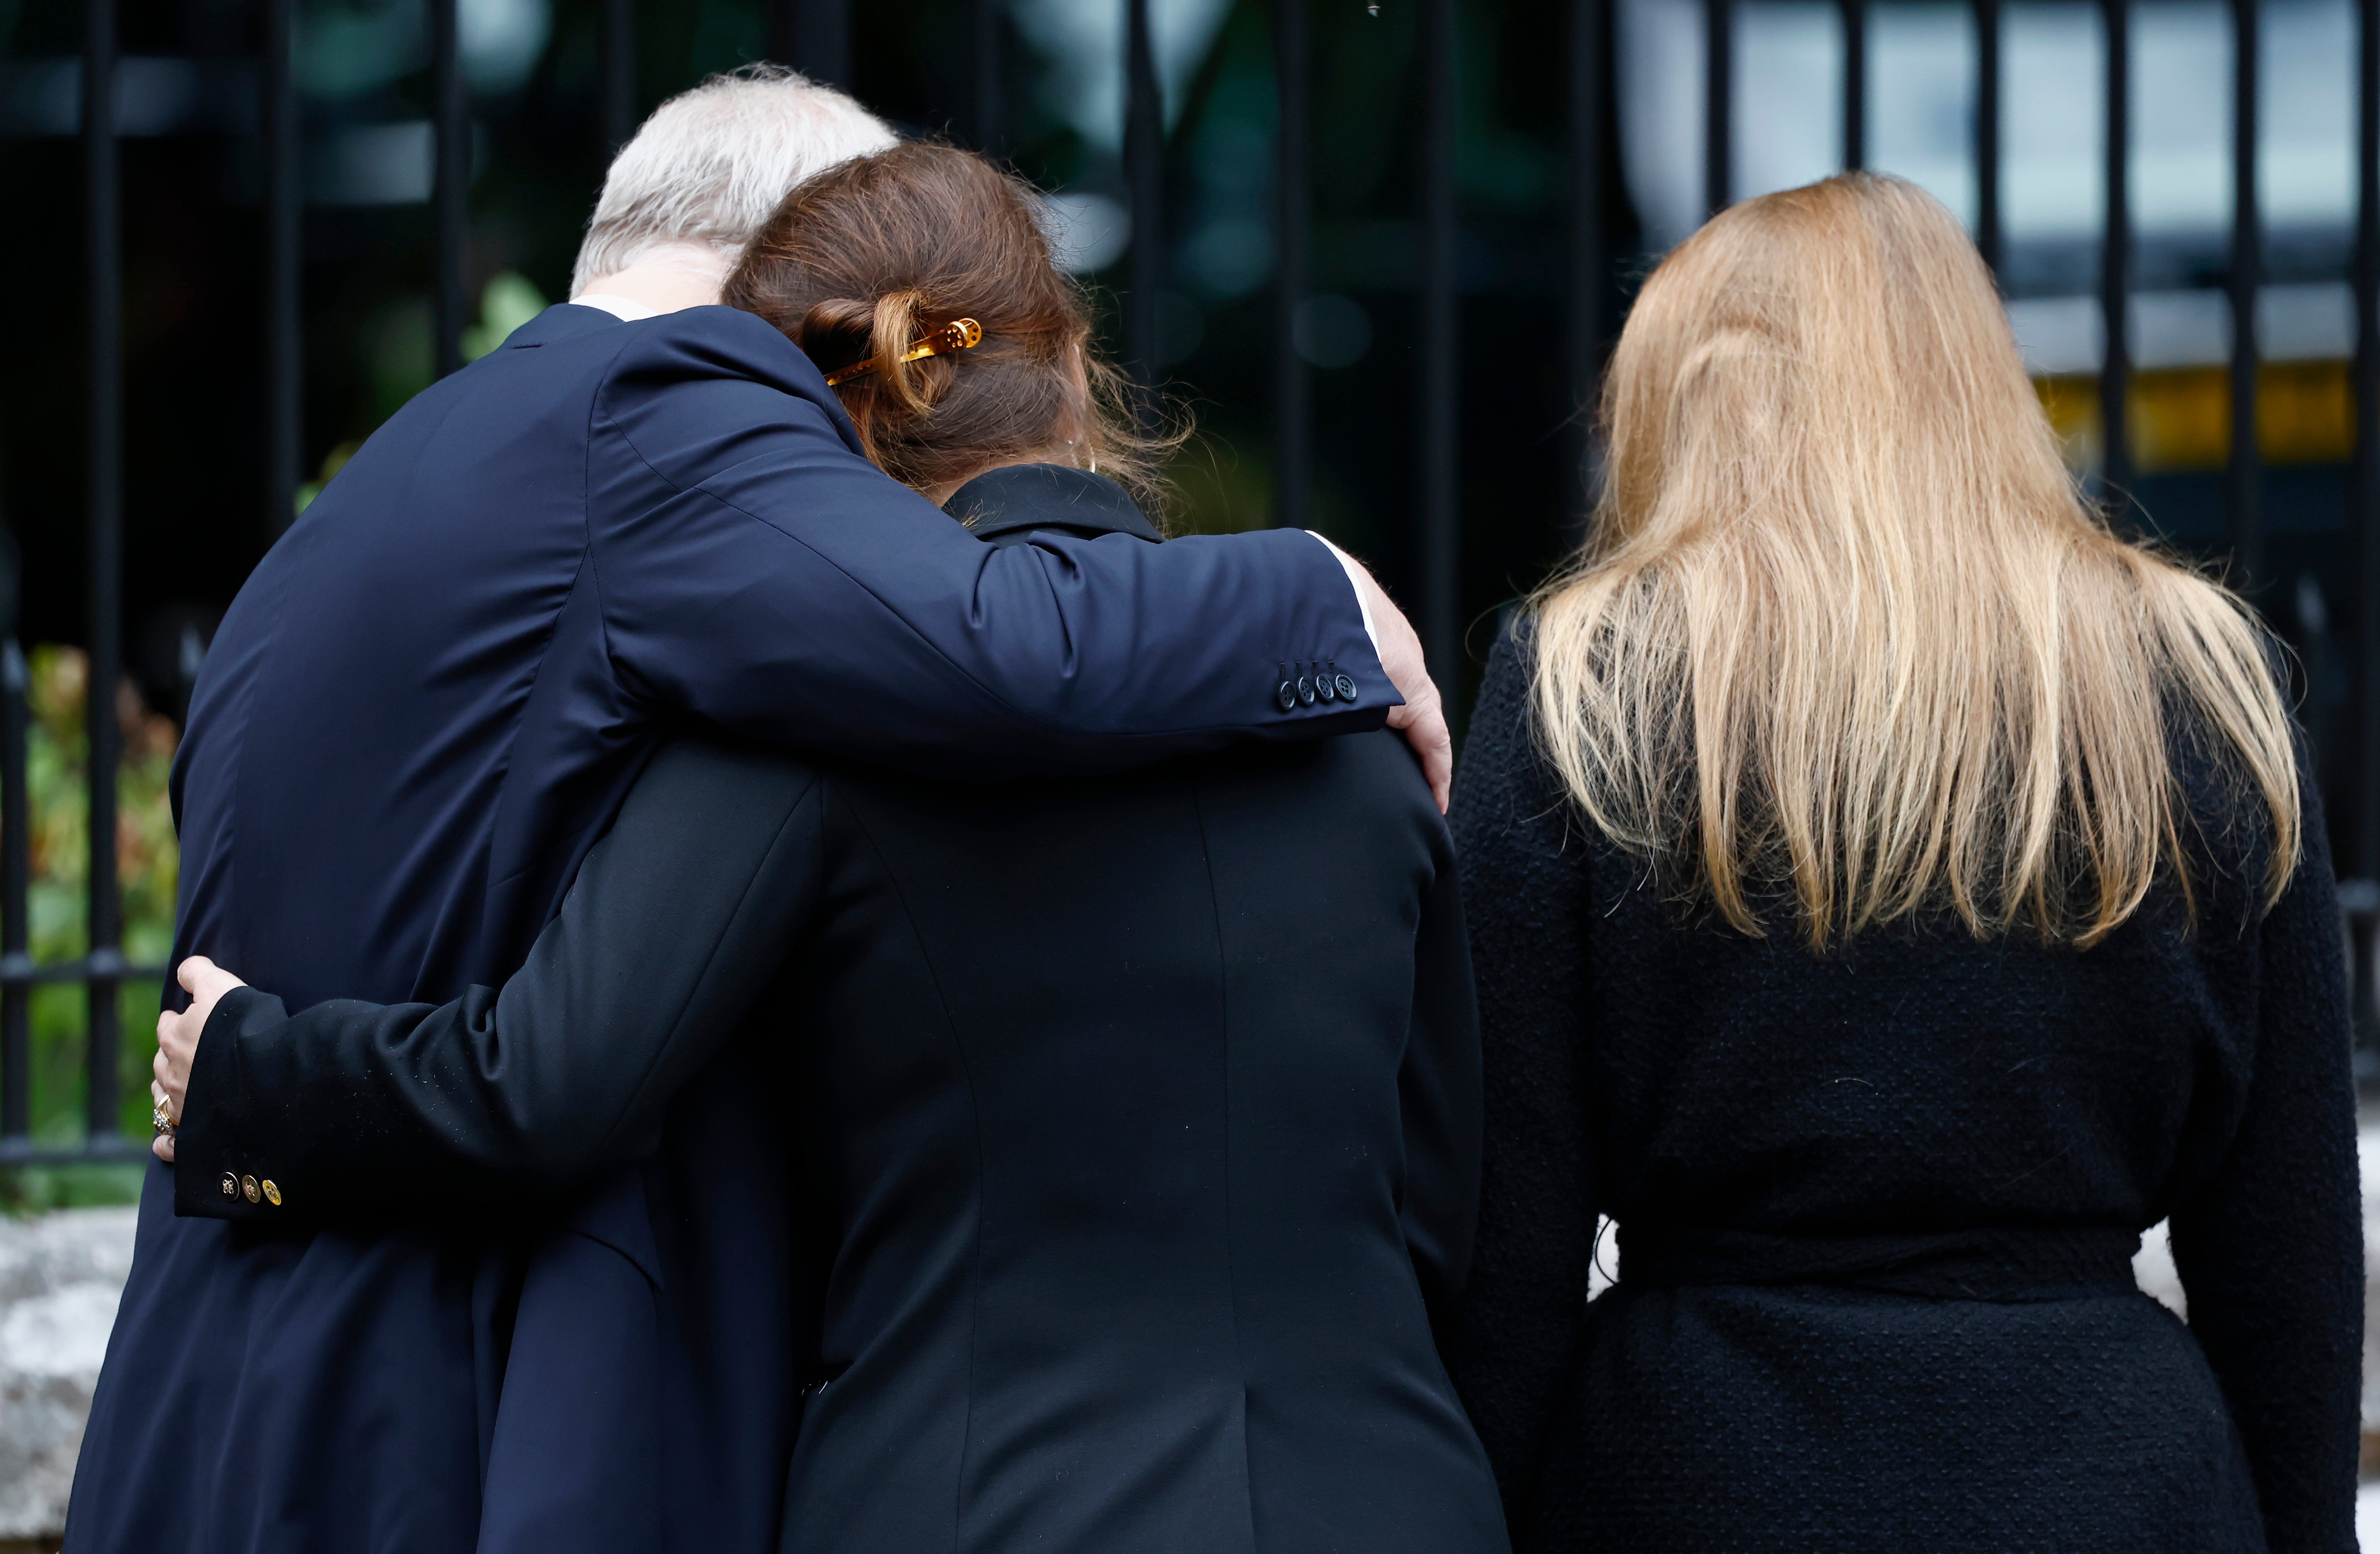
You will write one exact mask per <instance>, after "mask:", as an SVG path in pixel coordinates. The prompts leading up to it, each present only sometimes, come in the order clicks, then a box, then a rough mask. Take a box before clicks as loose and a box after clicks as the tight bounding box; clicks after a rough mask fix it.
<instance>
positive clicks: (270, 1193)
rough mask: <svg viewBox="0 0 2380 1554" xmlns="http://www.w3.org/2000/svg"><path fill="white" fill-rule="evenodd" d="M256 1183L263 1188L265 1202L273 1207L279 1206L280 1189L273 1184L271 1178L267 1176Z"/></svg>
mask: <svg viewBox="0 0 2380 1554" xmlns="http://www.w3.org/2000/svg"><path fill="white" fill-rule="evenodd" d="M257 1185H258V1186H261V1187H262V1188H263V1189H264V1200H265V1201H266V1202H267V1203H269V1204H271V1205H273V1208H280V1207H281V1189H280V1188H278V1187H276V1186H274V1185H273V1178H271V1177H269V1176H268V1177H266V1178H265V1179H264V1180H263V1181H262V1182H260V1183H258V1184H257Z"/></svg>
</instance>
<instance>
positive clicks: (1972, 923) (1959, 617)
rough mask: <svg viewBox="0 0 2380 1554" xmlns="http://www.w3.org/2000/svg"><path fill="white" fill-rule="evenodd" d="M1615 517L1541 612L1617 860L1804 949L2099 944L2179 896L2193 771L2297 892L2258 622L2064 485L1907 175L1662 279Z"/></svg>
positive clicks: (1614, 443)
mask: <svg viewBox="0 0 2380 1554" xmlns="http://www.w3.org/2000/svg"><path fill="white" fill-rule="evenodd" d="M1602 415H1603V422H1604V428H1605V431H1606V434H1607V437H1608V440H1609V465H1608V475H1607V483H1606V489H1605V492H1604V495H1603V498H1602V500H1601V502H1600V504H1599V505H1598V506H1597V511H1596V515H1595V522H1594V526H1593V531H1592V534H1591V537H1590V539H1589V540H1588V542H1587V545H1586V549H1585V552H1584V553H1583V555H1582V556H1581V558H1580V560H1579V563H1578V565H1576V566H1575V567H1574V568H1573V569H1572V570H1571V571H1569V572H1568V573H1567V574H1565V575H1564V576H1562V577H1558V578H1556V579H1555V580H1554V581H1553V582H1551V583H1549V584H1548V585H1547V587H1546V588H1545V589H1542V590H1541V591H1540V592H1539V594H1538V595H1537V596H1536V599H1535V600H1534V601H1533V608H1534V613H1535V617H1536V618H1535V643H1536V667H1537V676H1536V695H1535V710H1536V726H1537V731H1538V735H1539V736H1540V738H1541V739H1542V741H1543V743H1544V746H1545V749H1546V752H1547V754H1548V757H1549V759H1551V761H1552V762H1553V764H1554V766H1555V768H1556V769H1557V770H1558V771H1559V772H1560V776H1561V779H1562V782H1563V783H1564V785H1565V786H1566V787H1567V788H1568V789H1569V791H1570V793H1571V794H1572V795H1573V796H1574V797H1575V798H1576V800H1577V801H1578V803H1579V804H1580V805H1581V806H1582V807H1584V808H1585V812H1586V814H1587V816H1588V817H1589V818H1590V819H1593V820H1594V822H1595V823H1596V824H1597V826H1598V827H1600V828H1601V829H1602V830H1603V832H1605V833H1606V834H1607V835H1609V837H1610V838H1611V839H1612V840H1613V841H1614V842H1616V843H1617V844H1620V845H1621V846H1622V847H1624V848H1626V849H1628V850H1629V851H1631V852H1633V853H1635V854H1637V855H1639V856H1645V857H1646V858H1649V859H1652V860H1654V861H1655V862H1656V863H1658V864H1660V865H1662V866H1664V867H1665V868H1668V869H1669V870H1670V878H1671V880H1672V881H1673V883H1675V884H1677V885H1679V886H1682V893H1684V894H1686V895H1687V896H1689V897H1692V898H1699V899H1705V900H1706V901H1707V902H1708V903H1709V904H1712V905H1715V906H1716V907H1717V909H1718V912H1719V914H1720V915H1721V916H1722V917H1725V918H1726V920H1727V921H1728V922H1729V923H1730V924H1732V925H1733V926H1734V927H1735V928H1737V929H1741V930H1743V931H1744V932H1746V933H1752V934H1758V933H1760V932H1761V931H1762V930H1763V923H1762V921H1761V917H1760V914H1759V912H1758V911H1757V910H1756V909H1755V900H1756V899H1764V898H1768V897H1771V896H1772V895H1775V894H1779V893H1789V894H1790V896H1791V900H1792V902H1793V904H1794V915H1795V916H1796V917H1797V918H1798V920H1799V926H1800V928H1801V929H1802V932H1803V936H1804V937H1805V938H1806V939H1807V941H1808V942H1809V944H1810V945H1811V947H1812V948H1813V949H1820V950H1822V949H1824V948H1826V947H1827V946H1828V943H1829V942H1831V941H1840V940H1842V939H1847V938H1849V937H1850V936H1852V935H1854V934H1856V933H1858V932H1860V931H1861V930H1862V929H1866V928H1869V927H1871V926H1876V925H1880V924H1885V923H1889V922H1892V921H1895V920H1898V919H1903V918H1908V917H1915V916H1918V915H1921V914H1926V913H1930V912H1934V911H1937V910H1938V909H1940V908H1942V907H1945V906H1947V907H1948V908H1949V909H1950V910H1952V911H1955V912H1956V914H1957V915H1958V917H1960V918H1961V920H1962V921H1963V923H1964V924H1965V926H1966V928H1967V929H1969V930H1970V931H1972V932H1973V933H1974V934H1975V935H1977V936H1978V937H1988V936H1992V935H1996V934H1999V933H2004V932H2007V931H2009V930H2010V929H2014V928H2017V927H2019V926H2027V927H2030V928H2032V929H2035V930H2037V931H2038V933H2039V934H2040V935H2041V937H2042V938H2044V939H2045V940H2047V941H2067V942H2073V943H2077V944H2083V945H2088V944H2091V943H2094V942H2095V941H2098V940H2099V939H2101V938H2103V937H2104V936H2106V935H2107V933H2108V931H2109V930H2111V929H2114V928H2115V927H2116V926H2117V925H2118V924H2119V923H2121V922H2122V921H2123V920H2124V919H2125V918H2126V917H2129V916H2131V913H2132V912H2133V911H2134V909H2135V908H2137V907H2138V906H2139V905H2140V904H2141V902H2142V900H2143V898H2144V897H2145V896H2146V895H2147V893H2148V892H2149V890H2150V887H2151V886H2152V885H2153V884H2154V883H2155V880H2156V879H2157V877H2158V875H2159V873H2160V871H2161V869H2164V868H2168V867H2169V868H2172V869H2173V870H2174V871H2175V877H2176V878H2177V879H2178V880H2179V881H2180V885H2181V887H2182V889H2183V890H2184V891H2185V892H2187V891H2188V890H2189V888H2190V880H2189V877H2188V871H2187V869H2186V868H2185V867H2184V863H2185V860H2184V856H2183V854H2182V850H2181V849H2182V838H2181V828H2182V827H2183V826H2184V825H2186V824H2187V823H2188V822H2187V819H2186V815H2185V805H2184V800H2183V797H2182V795H2181V794H2180V788H2179V785H2178V783H2177V781H2176V777H2175V772H2174V770H2173V759H2174V754H2175V749H2176V747H2177V744H2180V745H2184V746H2194V747H2198V748H2201V749H2203V750H2204V751H2205V752H2206V753H2207V754H2209V755H2210V756H2211V757H2212V758H2213V759H2214V760H2215V761H2216V765H2217V767H2218V769H2219V770H2221V771H2226V772H2227V773H2228V774H2230V775H2231V776H2232V777H2233V778H2234V779H2235V780H2236V782H2237V784H2238V787H2237V791H2238V793H2239V795H2240V796H2241V797H2243V798H2244V797H2245V795H2248V794H2249V793H2250V792H2252V791H2253V792H2254V793H2255V794H2257V795H2259V796H2260V798H2261V807H2262V809H2263V810H2264V811H2265V814H2266V815H2267V816H2268V817H2269V829H2268V832H2267V835H2268V838H2269V842H2270V848H2269V857H2270V859H2271V868H2270V870H2269V872H2268V875H2267V877H2266V878H2265V880H2263V881H2262V883H2263V885H2264V886H2265V900H2266V902H2267V904H2269V902H2270V901H2271V900H2272V899H2274V898H2275V897H2277V895H2278V893H2279V892H2280V890H2281V889H2282V888H2283V887H2284V886H2285V885H2286V884H2287V883H2288V880H2289V876H2290V875H2291V873H2292V872H2293V871H2294V869H2295V866H2296V860H2297V856H2298V843H2299V795H2298V785H2297V784H2298V779H2297V766H2296V761H2295V758H2294V750H2293V746H2292V742H2291V732H2290V723H2289V713H2288V711H2287V710H2286V709H2285V708H2284V706H2283V704H2282V699H2281V695H2280V691H2279V689H2278V687H2277V686H2276V685H2275V683H2274V679H2273V674H2272V670H2271V667H2270V662H2269V661H2268V659H2267V657H2266V652H2267V638H2266V637H2265V632H2264V630H2263V628H2262V627H2261V626H2260V625H2258V624H2257V622H2256V620H2255V618H2254V617H2253V615H2252V614H2251V613H2249V611H2248V609H2247V607H2246V606H2245V605H2244V604H2243V603H2242V602H2241V601H2240V600H2239V599H2238V598H2236V597H2235V596H2234V595H2232V594H2230V593H2229V592H2228V591H2226V590H2225V589H2222V588H2220V587H2218V586H2217V585H2216V584H2214V583H2211V582H2208V581H2207V580H2205V579H2204V578H2203V577H2197V576H2195V575H2193V574H2192V573H2191V572H2190V571H2188V570H2186V569H2184V568H2183V567H2181V566H2180V565H2176V564H2175V563H2173V562H2171V561H2168V560H2167V559H2165V558H2163V557H2161V556H2159V555H2156V554H2155V553H2153V552H2150V551H2148V550H2146V549H2144V548H2143V547H2141V546H2139V545H2135V544H2130V543H2127V542H2125V541H2124V540H2120V539H2119V538H2118V537H2117V536H2116V535H2115V534H2114V533H2112V532H2111V531H2110V530H2109V528H2107V524H2106V522H2105V521H2104V520H2103V519H2102V518H2101V517H2100V516H2098V515H2097V514H2096V513H2095V512H2094V511H2093V510H2092V509H2091V508H2090V507H2088V506H2086V505H2085V504H2084V503H2083V500H2082V499H2081V497H2080V495H2079V494H2078V492H2077V491H2076V489H2075V485H2074V482H2073V480H2072V478H2071V477H2070V475H2069V474H2068V473H2067V471H2066V469H2065V467H2064V466H2063V465H2062V464H2061V462H2060V461H2059V457H2058V444H2057V442H2056V439H2055V437H2054V435H2053V433H2052V432H2051V431H2050V428H2049V424H2048V421H2047V419H2046V417H2045V416H2044V415H2043V413H2042V408H2041V405H2040V402H2039V400H2038V398H2037V397H2036V396H2035V395H2034V390H2033V387H2032V384H2031V383H2030V382H2028V381H2027V379H2026V377H2025V373H2024V368H2023V365H2022V362H2021V361H2020V359H2019V358H2018V355H2017V350H2016V345H2015V342H2014V339H2013V338H2012V336H2011V335H2010V331H2009V324H2008V318H2007V314H2006V313H2005V312H2004V311H2003V310H2002V309H2001V307H2000V303H1999V297H1998V292H1997V290H1996V289H1995V287H1994V285H1993V282H1992V278H1991V275H1990V273H1989V272H1988V271H1987V270H1986V269H1985V266H1984V263H1983V261H1982V259H1981V258H1980V257H1979V256H1978V255H1977V253H1976V251H1975V249H1974V246H1973V244H1972V243H1970V242H1969V241H1968V240H1967V237H1966V235H1965V234H1964V233H1963V232H1962V231H1961V229H1960V228H1959V225H1958V224H1957V223H1956V221H1955V220H1954V219H1953V218H1952V217H1951V215H1950V214H1949V212H1948V211H1946V210H1944V209H1943V208H1942V206H1941V205H1940V204H1939V203H1938V202H1937V201H1936V200H1934V199H1933V198H1932V197H1931V196H1929V195H1927V194H1925V192H1924V191H1923V190H1921V189H1919V188H1915V187H1914V186H1913V185H1911V184H1909V183H1906V182H1903V181H1902V180H1900V179H1897V178H1889V177H1878V176H1871V175H1865V174H1852V175H1846V176H1840V177H1834V178H1828V179H1827V180H1826V181H1825V182H1823V183H1817V184H1813V185H1810V186H1809V187H1807V188H1797V189H1791V190H1787V191H1785V192H1782V193H1779V194H1770V195H1765V196H1763V197H1761V198H1759V199H1756V200H1746V201H1745V202H1743V204H1740V205H1737V206H1735V207H1734V208H1733V209H1731V210H1729V211H1728V212H1725V213H1723V214H1721V215H1719V216H1718V217H1716V218H1714V219H1713V220H1712V221H1711V222H1710V223H1709V224H1708V225H1706V226H1705V227H1704V228H1703V229H1702V230H1701V231H1700V232H1698V233H1696V234H1695V235H1694V237H1692V238H1690V239H1689V240H1687V241H1686V242H1685V243H1684V244H1682V246H1681V247H1680V248H1679V249H1677V250H1676V251H1675V252H1673V253H1671V254H1670V256H1669V258H1668V259H1667V260H1666V261H1663V262H1662V264H1661V266H1660V267H1659V268H1658V270H1657V271H1655V272H1654V273H1653V275H1652V276H1651V278H1650V279H1649V280H1648V281H1647V282H1646V283H1645V288H1644V291H1643V293H1642V295H1641V296H1640V297H1638V299H1637V302H1636V305H1635V309H1634V310H1633V312H1632V313H1631V315H1630V317H1629V321H1628V326H1627V329H1626V331H1625V333H1623V334H1621V340H1620V344H1619V347H1618V350H1617V352H1616V354H1615V355H1614V357H1613V358H1612V362H1611V368H1610V372H1609V377H1608V378H1607V380H1606V382H1605V385H1604V395H1603V407H1602Z"/></svg>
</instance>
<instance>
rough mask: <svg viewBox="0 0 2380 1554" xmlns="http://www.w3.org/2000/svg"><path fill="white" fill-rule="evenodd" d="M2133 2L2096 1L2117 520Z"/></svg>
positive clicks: (2105, 410) (2125, 456) (2107, 404)
mask: <svg viewBox="0 0 2380 1554" xmlns="http://www.w3.org/2000/svg"><path fill="white" fill-rule="evenodd" d="M2099 9H2100V14H2101V16H2102V17H2104V18H2106V26H2107V148H2106V149H2107V224H2106V226H2105V228H2104V230H2103V233H2102V236H2101V237H2100V251H2099V316H2100V320H2101V322H2102V323H2103V325H2104V326H2105V334H2106V341H2107V345H2106V348H2105V350H2104V351H2103V352H2102V354H2101V356H2100V358H2099V440H2100V445H2101V446H2102V447H2103V448H2104V449H2105V450H2106V453H2105V455H2103V457H2102V458H2101V460H2100V467H2099V468H2100V481H2101V484H2102V486H2103V487H2104V488H2105V494H2106V497H2107V501H2108V502H2109V503H2110V504H2112V505H2113V510H2114V511H2115V512H2116V513H2117V514H2118V515H2119V516H2122V515H2124V514H2125V513H2127V512H2128V511H2129V509H2130V506H2131V497H2130V495H2129V494H2128V488H2129V487H2130V486H2131V480H2132V462H2131V445H2130V444H2131V438H2130V436H2129V435H2128V432H2129V428H2128V427H2127V426H2126V425H2125V421H2124V407H2125V400H2126V395H2125V391H2126V389H2127V387H2128V386H2129V382H2128V381H2129V379H2130V378H2131V330H2130V328H2129V327H2128V325H2129V322H2130V320H2129V312H2130V301H2131V296H2130V293H2131V248H2132V241H2131V239H2132V224H2131V133H2130V131H2131V84H2132V82H2131V37H2130V33H2131V14H2130V13H2131V0H2100V6H2099Z"/></svg>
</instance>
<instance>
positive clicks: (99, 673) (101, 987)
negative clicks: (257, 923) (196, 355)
mask: <svg viewBox="0 0 2380 1554" xmlns="http://www.w3.org/2000/svg"><path fill="white" fill-rule="evenodd" d="M83 16H84V27H85V30H84V36H83V78H82V115H83V122H82V129H83V157H84V163H83V193H84V198H85V199H86V200H89V202H90V204H89V208H88V212H87V216H88V220H89V223H90V225H89V233H90V245H91V252H90V258H89V262H90V266H91V450H90V452H91V514H90V524H91V534H90V544H91V555H90V565H91V645H90V653H91V656H90V659H89V666H90V682H89V686H88V690H89V697H90V699H89V701H88V703H87V704H86V711H85V713H84V721H85V725H86V727H87V729H88V731H89V735H90V750H89V759H88V761H87V763H86V764H87V769H88V774H89V777H90V782H91V789H90V799H89V808H88V810H87V813H88V815H89V816H90V847H91V857H90V891H91V894H90V904H89V908H88V912H89V916H88V919H87V920H88V922H89V924H90V930H91V931H90V937H91V963H90V964H91V982H90V996H91V1004H90V1009H91V1024H90V1035H89V1042H88V1045H87V1046H86V1048H85V1050H84V1056H85V1059H86V1061H87V1062H88V1080H87V1086H88V1087H87V1088H86V1090H85V1091H84V1101H85V1107H84V1125H85V1129H86V1136H87V1139H88V1142H89V1144H90V1145H91V1147H94V1148H99V1147H105V1146H106V1145H107V1144H108V1143H109V1142H111V1141H113V1140H114V1138H115V1135H116V1123H115V1097H116V1082H115V1052H116V1038H117V1029H116V1007H115V977H113V976H112V975H109V974H110V973H111V972H113V971H115V970H117V969H119V968H120V967H121V965H122V964H123V957H122V956H121V955H120V954H118V953H117V940H118V939H119V938H120V937H121V932H122V928H121V923H120V921H119V916H120V914H119V910H118V908H119V903H118V901H117V899H116V889H115V766H116V759H117V756H118V753H119V751H118V747H119V745H120V744H121V743H122V741H121V737H120V734H119V729H118V726H117V723H116V719H115V682H116V677H117V667H116V666H117V663H118V654H119V651H120V644H121V637H122V635H123V621H122V615H123V601H122V591H121V590H122V583H123V576H122V569H123V560H124V558H123V533H122V529H123V523H124V362H123V354H124V328H123V325H124V309H123V278H124V277H123V266H124V254H123V240H122V227H121V216H120V213H119V210H118V201H119V198H120V193H121V190H120V186H119V173H120V169H119V166H118V163H117V144H116V115H115V0H85V9H84V13H83Z"/></svg>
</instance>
